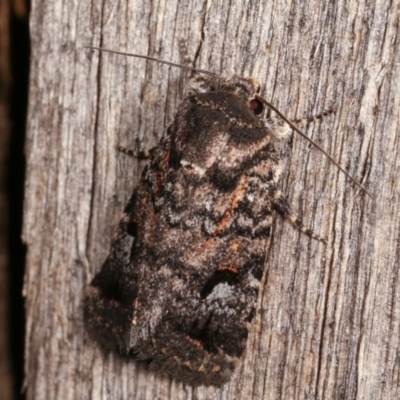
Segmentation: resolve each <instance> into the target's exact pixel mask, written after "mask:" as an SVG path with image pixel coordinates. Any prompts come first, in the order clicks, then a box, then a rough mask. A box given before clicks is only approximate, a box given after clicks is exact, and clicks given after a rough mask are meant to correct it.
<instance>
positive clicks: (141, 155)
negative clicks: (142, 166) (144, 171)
mask: <svg viewBox="0 0 400 400" xmlns="http://www.w3.org/2000/svg"><path fill="white" fill-rule="evenodd" d="M153 149H154V147H153ZM153 149H150V150H131V149H127V148H126V147H122V146H117V150H118V151H119V152H121V153H124V154H126V155H127V156H130V157H135V158H138V159H139V160H146V159H148V158H150V157H151V153H152V151H153Z"/></svg>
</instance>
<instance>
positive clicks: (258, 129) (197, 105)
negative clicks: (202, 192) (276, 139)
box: [171, 76, 271, 186]
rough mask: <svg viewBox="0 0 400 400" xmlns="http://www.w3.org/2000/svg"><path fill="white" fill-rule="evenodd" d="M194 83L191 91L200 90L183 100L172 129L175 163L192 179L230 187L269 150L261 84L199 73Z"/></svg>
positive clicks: (269, 138)
mask: <svg viewBox="0 0 400 400" xmlns="http://www.w3.org/2000/svg"><path fill="white" fill-rule="evenodd" d="M196 85H197V86H196ZM196 85H192V89H193V88H194V87H195V86H196V87H197V88H201V90H196V91H194V90H193V91H192V92H191V95H189V96H188V97H187V98H186V99H185V100H184V101H183V102H182V104H181V105H180V108H179V110H178V113H177V116H176V119H175V123H174V125H173V128H172V130H171V134H172V146H173V154H175V155H176V157H175V159H176V160H177V161H178V165H177V166H179V168H181V171H182V173H183V174H184V175H185V176H186V177H187V179H189V180H190V181H192V182H200V181H203V180H204V179H209V180H212V181H214V182H215V183H216V184H217V185H218V186H221V185H222V186H230V185H231V184H234V182H235V180H236V179H237V177H238V176H240V174H241V173H242V172H244V171H245V170H246V169H248V168H252V167H253V166H254V165H255V164H256V163H260V162H262V157H265V156H266V154H265V150H266V148H267V147H269V148H271V144H270V140H271V130H270V128H269V127H268V125H267V124H266V123H265V121H263V120H262V119H261V118H260V117H259V114H260V113H261V112H262V110H263V103H262V102H261V101H259V100H258V98H257V97H256V96H257V93H258V92H259V90H260V86H259V84H258V82H257V80H256V79H254V78H240V77H237V76H234V77H233V78H231V79H223V78H215V77H211V78H210V77H207V79H206V78H203V79H201V80H200V77H197V80H196Z"/></svg>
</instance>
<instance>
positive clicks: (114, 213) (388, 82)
mask: <svg viewBox="0 0 400 400" xmlns="http://www.w3.org/2000/svg"><path fill="white" fill-rule="evenodd" d="M399 8H400V1H399V0H394V1H392V2H386V3H385V2H380V3H376V4H375V3H371V2H369V1H366V0H361V1H357V2H348V1H337V2H320V1H317V0H310V1H308V2H301V1H299V2H294V3H290V2H272V1H264V0H263V1H260V2H258V1H257V2H247V3H246V2H211V1H208V2H207V1H204V2H200V1H189V2H179V1H178V2H176V1H169V2H168V3H166V2H165V1H155V2H141V1H135V0H130V1H129V2H128V1H108V0H104V1H103V2H102V3H100V2H92V3H90V2H88V1H86V0H82V1H79V2H72V1H64V2H51V1H46V0H34V1H33V2H32V13H31V35H32V61H31V78H30V109H29V117H28V139H27V146H26V151H27V160H28V170H27V180H26V198H25V227H24V240H25V242H26V243H27V245H28V258H27V272H26V284H25V290H24V292H25V295H26V307H27V330H26V331H27V336H26V384H27V393H28V399H55V398H57V399H83V398H84V399H88V398H92V399H99V398H107V399H122V398H124V399H128V398H129V399H174V400H175V399H305V398H309V399H331V398H340V399H355V398H357V399H374V400H376V399H390V398H392V399H395V398H399V396H400V389H399V376H400V364H399V352H400V335H399V329H400V292H399V289H398V287H399V286H398V279H399V273H398V271H399V268H398V266H399V263H398V261H397V258H398V256H399V224H400V222H399V221H400V216H399V209H400V207H398V205H399V199H400V197H399V192H400V184H399V179H398V176H399V173H400V159H399V155H398V154H399V151H398V146H399V145H398V137H399V133H400V132H399V102H400V97H399V95H398V93H399V91H400V87H399V76H400V70H399V69H400V52H399V51H398V49H399V43H398V40H399V37H400V36H399V15H400V14H399V11H400V10H399ZM182 37H183V38H187V44H188V47H189V49H190V52H191V54H193V55H196V65H197V66H199V67H202V68H206V69H208V70H211V71H215V72H218V73H221V74H224V75H229V74H232V73H235V74H238V75H244V76H246V75H251V76H255V77H257V78H258V79H259V81H260V83H261V85H262V91H261V93H262V94H263V95H264V96H265V97H266V98H267V99H268V100H270V101H271V102H273V103H274V104H275V105H276V106H278V107H279V108H280V109H281V110H282V111H283V112H284V113H286V114H287V115H288V116H289V117H290V118H297V117H301V116H304V115H306V116H307V115H311V114H314V113H317V112H320V111H322V110H326V109H329V108H332V107H334V108H336V109H337V110H338V112H337V115H336V117H334V118H328V119H326V120H325V121H324V122H323V123H319V122H318V123H316V124H315V125H314V126H311V127H310V128H309V129H308V133H309V135H310V136H312V137H313V138H314V139H315V140H316V141H317V142H319V143H321V145H322V146H323V147H324V148H325V149H327V150H328V151H329V152H330V153H331V154H332V155H333V156H334V157H335V158H336V159H337V160H338V161H339V162H340V163H341V165H343V166H344V167H345V168H346V169H347V170H348V171H349V172H350V173H351V174H352V175H353V176H354V177H355V178H357V179H358V180H360V181H362V183H363V184H365V185H366V186H367V187H368V189H369V190H370V191H371V192H372V193H373V194H374V195H375V196H376V202H375V203H374V202H373V201H372V200H370V199H369V198H368V197H367V196H366V195H365V194H363V193H360V191H359V190H357V189H355V188H354V186H352V185H351V184H349V183H348V181H347V180H346V179H345V177H344V176H343V174H341V173H339V172H338V170H337V168H335V167H334V166H332V165H331V164H330V163H329V162H328V161H327V159H326V158H325V157H324V156H322V155H321V154H320V153H319V152H318V151H317V150H315V149H314V148H313V147H311V146H310V145H309V144H308V143H307V142H306V141H305V140H304V139H301V138H299V137H298V136H295V137H294V139H293V141H292V142H291V143H290V146H288V147H287V150H288V151H287V152H286V156H285V157H286V160H287V168H286V175H285V179H283V181H282V186H283V189H284V190H285V191H286V192H287V194H288V196H289V198H290V200H291V203H292V204H293V207H294V208H295V209H297V210H298V211H299V214H300V215H302V216H303V219H304V222H305V223H306V224H307V225H309V226H311V227H313V229H314V230H315V231H316V232H318V233H320V234H321V235H322V236H325V237H327V238H328V239H329V242H328V245H327V246H324V245H322V244H321V243H318V242H316V241H312V240H310V239H309V238H308V237H306V236H304V235H301V234H299V232H298V231H296V230H294V229H293V228H292V227H291V226H290V225H289V224H288V223H286V222H283V221H282V220H280V219H277V221H276V226H275V230H274V235H273V240H272V244H271V248H270V252H269V255H268V259H267V260H266V275H265V282H264V285H263V288H262V293H261V296H260V312H259V314H258V317H257V321H256V323H255V324H254V326H253V327H254V329H253V331H252V333H251V336H250V338H249V340H248V344H247V350H246V355H245V357H244V359H243V364H242V366H241V367H240V368H238V370H237V373H236V375H235V377H234V379H232V381H231V382H230V383H229V384H228V385H226V386H224V387H223V388H222V389H221V390H216V389H215V388H204V387H200V388H191V387H185V386H184V385H182V384H178V383H176V382H170V381H169V380H168V379H166V378H160V377H159V376H154V375H153V374H151V373H148V372H147V371H146V369H145V367H143V366H141V365H137V364H136V363H135V362H134V361H130V362H128V361H126V360H120V359H119V358H118V357H115V356H114V355H109V356H103V355H102V353H101V352H100V350H99V349H98V348H97V346H96V345H94V344H93V343H92V342H91V341H90V340H89V339H88V337H87V335H86V334H85V332H84V326H83V320H82V298H83V289H84V286H85V285H86V284H87V283H88V282H89V281H90V279H91V278H92V277H93V276H94V274H95V273H96V272H97V271H98V270H99V269H100V266H101V263H102V261H103V260H104V258H105V256H106V254H107V252H108V248H109V243H110V239H111V236H112V234H113V231H114V230H115V228H116V225H117V221H118V219H119V218H120V215H121V212H122V209H123V206H124V203H125V202H126V200H127V198H128V196H129V194H130V193H131V191H132V188H133V187H134V185H135V182H137V178H138V174H139V173H140V170H141V168H142V167H143V163H142V162H137V161H135V160H133V159H130V158H128V157H126V156H124V155H123V154H119V153H118V152H116V151H115V146H116V145H122V146H126V147H135V146H137V147H138V148H148V147H150V146H152V145H154V144H155V143H156V142H157V139H158V138H159V137H160V136H161V135H162V134H163V131H164V130H165V127H166V126H167V125H168V123H169V122H170V121H171V119H172V116H173V114H174V111H175V110H176V108H177V105H178V103H179V101H180V99H181V98H182V95H183V84H182V78H183V77H184V75H185V74H184V73H183V72H182V71H180V70H176V69H171V68H169V67H166V66H162V65H157V64H155V63H150V62H145V61H142V60H137V59H129V58H125V57H121V56H113V55H109V54H100V55H99V54H98V53H97V52H93V51H89V50H85V49H84V48H83V46H84V45H101V46H103V47H107V48H113V49H117V50H126V51H135V52H138V53H144V54H150V55H154V56H157V57H160V58H163V59H166V60H171V61H179V51H178V40H179V39H180V38H182ZM289 150H290V151H289Z"/></svg>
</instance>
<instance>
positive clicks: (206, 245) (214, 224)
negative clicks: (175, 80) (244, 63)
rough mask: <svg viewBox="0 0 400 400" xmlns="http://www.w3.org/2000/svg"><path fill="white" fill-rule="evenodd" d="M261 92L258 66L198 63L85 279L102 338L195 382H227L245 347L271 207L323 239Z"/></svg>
mask: <svg viewBox="0 0 400 400" xmlns="http://www.w3.org/2000/svg"><path fill="white" fill-rule="evenodd" d="M197 71H198V70H197ZM203 72H204V71H203ZM258 92H259V85H258V82H257V81H256V80H255V79H253V78H241V77H237V76H235V77H233V78H232V79H224V78H222V77H219V76H217V75H214V74H210V73H209V74H208V75H204V74H199V73H197V74H195V75H194V77H193V78H192V80H191V82H190V85H189V94H188V96H187V97H185V98H184V99H183V101H182V103H181V104H180V106H179V108H178V110H177V113H176V115H175V118H174V121H173V123H172V125H171V126H170V127H169V128H168V130H167V132H166V134H165V136H164V137H163V138H162V139H161V141H160V142H159V144H158V145H157V146H156V147H155V148H154V149H152V150H151V151H150V153H149V155H150V162H149V164H148V165H147V167H146V168H145V169H144V171H143V173H142V176H141V179H140V182H139V184H138V186H137V187H136V188H135V190H134V192H133V194H132V196H131V198H130V201H129V203H128V205H127V206H126V208H125V214H124V217H123V219H122V220H121V222H120V224H119V227H118V230H117V233H116V236H115V238H114V240H113V242H112V244H111V251H110V254H109V256H108V258H107V259H106V261H105V262H104V264H103V266H102V268H101V271H100V272H99V273H98V274H97V275H96V276H95V277H94V279H93V280H92V282H91V284H90V285H89V286H88V288H87V293H86V300H85V319H86V323H87V327H88V330H89V332H90V334H91V336H92V337H93V338H94V339H95V340H96V341H97V342H98V343H100V344H101V345H102V346H103V347H104V348H106V349H111V350H116V351H119V352H121V353H124V354H129V355H132V356H133V357H135V358H136V359H137V360H143V361H146V362H148V365H149V368H150V369H151V370H154V371H158V372H159V373H162V374H166V375H168V376H170V377H172V378H173V379H176V380H180V381H183V382H185V383H187V384H191V385H214V386H221V385H222V384H224V383H225V382H227V381H228V380H229V378H230V376H231V375H232V372H233V371H234V368H235V366H236V364H237V363H238V360H239V359H240V357H241V355H242V353H243V351H244V348H245V345H246V339H247V336H248V332H249V328H250V324H251V322H252V320H253V318H254V316H255V313H256V302H257V296H258V292H259V287H260V281H261V279H262V276H263V271H264V264H265V257H266V248H267V242H268V241H269V239H270V235H271V226H272V221H273V217H274V215H275V214H277V213H278V214H280V215H282V216H283V217H284V218H286V219H288V220H289V221H290V222H292V223H293V224H294V226H295V227H297V228H298V229H300V230H301V231H302V232H304V233H305V234H307V235H309V236H310V237H312V238H316V239H319V240H323V239H321V238H319V237H318V236H317V235H316V234H314V233H313V232H312V231H311V230H309V229H307V228H305V227H304V226H303V225H302V224H301V222H300V220H299V219H298V218H297V217H296V216H295V215H294V214H293V212H292V211H291V208H290V206H289V204H288V202H287V200H286V197H285V196H284V195H283V194H282V192H281V191H280V189H279V185H278V182H279V178H280V175H281V171H282V163H281V160H280V157H279V154H278V152H277V151H276V149H275V147H274V141H276V140H280V139H282V138H286V137H288V135H289V134H290V132H291V128H290V126H289V124H288V123H286V122H285V121H286V119H285V120H282V119H272V118H270V119H262V118H260V116H259V115H260V114H261V112H262V111H263V108H264V104H265V103H266V102H265V100H264V99H262V98H261V97H259V95H258Z"/></svg>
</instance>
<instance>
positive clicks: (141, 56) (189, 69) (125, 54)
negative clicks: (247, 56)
mask: <svg viewBox="0 0 400 400" xmlns="http://www.w3.org/2000/svg"><path fill="white" fill-rule="evenodd" d="M84 48H85V49H92V50H99V51H105V52H107V53H113V54H120V55H122V56H128V57H136V58H143V59H144V60H150V61H155V62H158V63H160V64H165V65H169V66H171V67H177V68H180V69H184V70H187V71H193V72H197V73H199V74H205V75H210V76H214V77H217V78H220V76H219V75H218V74H215V73H214V72H210V71H206V70H205V69H199V68H195V67H189V66H188V65H184V64H178V63H173V62H170V61H165V60H161V59H160V58H155V57H150V56H144V55H143V54H135V53H124V52H123V51H116V50H110V49H105V48H103V47H94V46H84Z"/></svg>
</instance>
